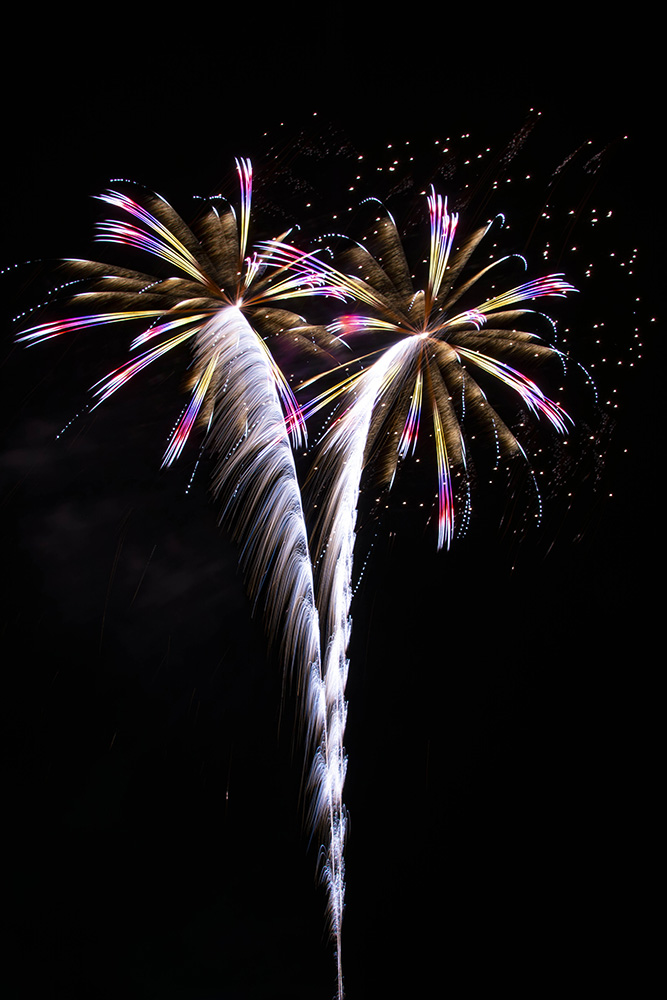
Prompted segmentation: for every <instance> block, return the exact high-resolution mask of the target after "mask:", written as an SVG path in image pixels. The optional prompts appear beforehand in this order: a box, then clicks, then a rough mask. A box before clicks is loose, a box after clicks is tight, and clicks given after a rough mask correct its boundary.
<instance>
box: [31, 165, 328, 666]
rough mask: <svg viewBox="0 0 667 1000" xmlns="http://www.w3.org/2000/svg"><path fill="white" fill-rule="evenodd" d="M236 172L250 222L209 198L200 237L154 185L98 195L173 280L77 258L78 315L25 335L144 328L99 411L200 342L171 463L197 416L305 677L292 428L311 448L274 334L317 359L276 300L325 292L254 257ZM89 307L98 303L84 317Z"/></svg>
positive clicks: (217, 478)
mask: <svg viewBox="0 0 667 1000" xmlns="http://www.w3.org/2000/svg"><path fill="white" fill-rule="evenodd" d="M237 171H238V175H239V180H240V187H241V199H240V201H241V204H240V213H239V216H240V217H239V218H238V219H237V216H236V213H235V212H234V210H233V209H232V207H231V206H228V207H227V209H226V211H223V212H219V211H218V210H217V209H216V208H215V207H214V206H212V205H211V206H210V207H209V208H208V210H207V211H206V212H205V214H204V215H203V217H202V218H201V219H200V220H199V223H198V234H197V235H195V234H194V232H193V231H192V230H191V229H190V228H189V227H188V226H186V224H185V223H184V222H183V221H182V219H181V218H180V217H179V216H178V215H177V214H176V212H175V211H174V210H173V209H172V208H171V206H170V205H169V204H167V202H166V201H164V199H162V198H160V197H159V196H157V195H151V194H146V193H143V194H142V196H141V198H140V200H135V197H131V196H130V195H128V194H124V193H122V192H120V191H117V190H110V191H107V192H106V193H105V194H103V195H101V196H100V200H101V201H102V202H104V203H105V204H106V205H110V206H111V207H112V208H115V209H116V210H118V212H119V213H120V214H121V216H122V219H121V221H117V220H113V219H112V220H108V221H105V222H103V223H101V224H100V226H99V235H98V238H99V240H101V241H104V242H111V243H114V244H117V245H120V246H123V247H130V248H134V249H138V250H140V251H142V252H145V253H148V254H150V255H152V256H153V257H155V258H157V259H158V260H160V261H162V262H164V263H165V264H166V265H167V275H166V276H164V277H156V276H155V275H148V274H145V273H140V272H137V271H133V270H127V269H125V268H119V267H114V266H111V265H108V264H102V263H97V262H93V261H78V260H71V261H67V262H66V264H65V268H66V270H67V272H68V274H69V276H70V280H69V282H68V284H70V285H71V284H74V285H75V286H76V285H78V284H79V283H81V282H85V284H86V290H85V291H82V292H78V293H77V294H75V295H74V296H73V297H72V299H71V301H70V308H71V310H72V311H73V312H74V313H75V315H74V316H73V317H72V318H69V319H59V320H56V321H53V322H48V323H43V324H40V325H38V326H35V327H32V328H30V329H27V330H25V331H24V332H23V333H22V334H21V335H20V336H19V338H18V339H19V341H20V342H22V343H25V344H36V343H41V342H43V341H46V340H49V339H51V338H52V337H56V336H60V335H62V334H65V333H72V332H74V331H79V330H84V329H89V328H92V327H97V326H104V325H108V324H115V323H127V324H139V325H140V326H141V327H142V332H141V333H139V334H138V335H137V336H136V337H135V338H134V340H133V341H132V344H131V349H132V351H133V352H138V353H137V356H136V357H135V358H134V359H132V360H130V361H128V362H126V363H125V364H124V365H122V366H121V367H120V368H118V369H116V370H115V371H113V372H111V373H110V374H109V375H107V376H106V377H105V378H103V379H102V380H100V382H98V383H97V384H96V386H94V387H93V389H94V394H95V396H96V398H97V401H96V403H95V405H96V406H97V405H99V404H100V403H102V402H103V401H104V400H106V399H108V398H109V397H110V396H111V395H112V394H113V393H115V392H116V391H117V390H118V389H120V388H121V387H122V386H124V385H126V384H127V383H128V382H129V380H130V379H132V378H133V377H134V376H136V375H138V374H139V373H140V372H142V371H144V370H145V369H146V368H147V367H148V366H149V365H151V364H152V363H153V362H155V361H157V360H158V359H159V358H162V357H164V356H165V355H167V354H169V353H170V352H172V351H175V350H176V349H177V348H179V347H181V346H182V345H184V344H189V345H190V346H191V349H192V361H191V362H190V363H189V365H188V369H189V370H188V378H187V388H188V389H189V391H190V394H191V395H190V402H189V404H188V405H187V406H186V407H185V409H184V411H183V413H182V415H181V417H180V419H179V420H178V422H177V424H176V426H175V428H174V430H173V432H172V434H171V438H170V440H169V444H168V446H167V449H166V452H165V455H164V459H163V465H171V464H172V462H174V461H175V460H176V459H177V458H178V457H179V455H180V454H181V452H182V451H183V448H184V446H185V444H186V442H187V440H188V437H189V435H190V433H191V430H192V428H193V426H194V425H195V423H197V422H199V423H200V424H202V425H203V426H204V428H205V429H206V444H207V446H208V447H209V448H210V450H211V451H212V452H213V454H214V455H216V456H217V466H216V469H215V472H214V484H213V485H214V491H215V494H216V496H217V497H218V498H220V499H221V501H222V514H221V520H222V521H223V522H224V523H225V524H227V526H228V527H229V528H230V530H231V533H232V535H233V536H234V537H235V538H236V540H237V541H238V543H239V545H240V549H241V564H242V567H243V570H244V574H245V577H246V581H247V586H248V590H249V593H250V595H251V597H252V598H253V600H255V601H256V600H257V599H258V598H259V597H260V594H261V595H262V597H263V599H264V606H265V620H266V626H267V630H268V633H269V635H270V637H271V638H272V639H273V640H275V641H276V642H278V643H279V645H280V647H281V649H282V653H283V658H284V662H285V665H286V669H287V670H288V671H290V672H291V671H292V670H293V669H295V668H296V669H298V670H299V671H300V672H301V674H304V672H305V671H306V669H307V667H308V666H310V665H311V664H317V663H318V662H319V649H318V641H319V639H318V631H317V613H316V610H315V607H314V602H313V587H312V571H311V566H310V559H309V556H308V543H307V537H306V531H305V525H304V519H303V511H302V506H301V497H300V491H299V486H298V482H297V478H296V471H295V468H294V460H293V455H292V449H291V447H290V443H289V439H288V435H289V434H291V435H292V436H293V438H294V439H295V440H296V441H298V442H305V422H304V419H303V415H302V413H301V410H300V407H299V406H298V404H297V403H296V400H295V398H294V395H293V393H292V391H291V389H290V387H289V385H288V383H287V381H286V379H285V377H284V376H283V374H282V371H281V369H280V368H279V366H278V365H277V364H276V362H275V360H274V358H273V356H272V354H271V353H270V351H269V349H268V347H267V345H266V339H268V338H270V337H271V338H276V337H277V338H283V339H285V338H287V337H288V336H289V341H290V347H291V348H297V349H301V350H305V351H306V352H309V353H312V352H317V351H318V350H319V347H318V341H319V342H320V343H322V342H323V341H324V340H326V339H327V338H326V335H325V333H324V331H323V330H321V329H318V328H316V327H308V326H307V325H306V324H305V322H304V320H303V318H302V317H301V316H298V315H296V314H295V313H292V312H288V311H286V310H285V309H283V308H278V306H277V305H276V302H277V301H281V302H282V301H284V300H286V299H290V298H293V297H295V296H297V295H301V296H302V295H303V294H304V293H306V292H308V290H311V291H315V290H316V288H317V284H318V280H317V278H316V277H314V276H310V277H309V278H306V279H305V281H304V277H303V275H301V276H299V277H296V276H295V275H293V274H291V273H286V272H285V271H284V270H280V269H278V270H275V269H274V270H273V271H272V273H271V276H270V277H268V276H267V274H266V271H267V267H266V265H267V263H271V261H267V260H266V259H265V260H264V262H262V261H260V259H259V257H258V255H257V254H256V253H255V254H249V255H247V251H248V233H249V226H250V208H251V197H252V167H251V164H250V162H249V161H247V160H238V161H237ZM88 309H94V310H95V311H94V312H87V311H86V312H83V311H82V310H88ZM148 344H153V345H154V346H150V347H148V348H147V346H146V345H148ZM304 665H305V666H304Z"/></svg>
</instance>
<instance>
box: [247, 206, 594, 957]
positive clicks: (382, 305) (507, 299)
mask: <svg viewBox="0 0 667 1000" xmlns="http://www.w3.org/2000/svg"><path fill="white" fill-rule="evenodd" d="M428 208H429V216H430V253H429V258H428V280H427V283H426V286H425V288H424V289H423V290H422V289H415V287H414V284H413V280H412V277H411V274H410V269H409V266H408V262H407V259H406V256H405V252H404V249H403V246H402V243H401V240H400V237H399V234H398V230H397V227H396V224H395V222H394V220H393V219H392V218H391V216H390V215H386V216H383V217H381V218H378V219H377V220H376V229H375V233H374V239H373V243H374V245H375V248H376V254H375V255H373V254H371V252H370V250H369V249H367V247H365V246H362V245H360V244H352V245H351V246H350V247H349V248H348V249H347V250H346V251H345V252H344V253H343V255H342V267H341V269H340V270H335V269H334V268H332V267H331V266H329V265H328V264H326V263H324V262H321V263H320V262H319V258H318V257H314V256H313V255H304V254H301V253H299V252H298V251H294V250H292V249H291V248H290V247H288V246H286V245H278V244H276V243H269V244H266V245H265V251H266V252H267V254H272V255H274V256H275V259H276V260H277V261H279V262H281V263H282V264H283V265H285V266H292V267H293V268H295V271H296V272H297V273H298V272H299V270H301V269H310V268H315V269H316V270H317V273H318V274H319V276H320V278H321V280H322V284H323V286H324V287H326V288H327V289H328V291H329V292H330V294H337V295H339V296H343V297H350V298H352V299H354V300H355V302H356V303H357V304H358V305H359V306H361V307H365V309H366V312H365V313H361V312H357V313H354V314H351V315H346V316H343V317H341V318H340V319H339V320H337V321H336V322H335V323H334V324H333V325H332V327H331V329H332V332H334V333H336V334H337V335H338V336H341V337H345V338H347V337H351V336H353V335H355V334H360V333H368V334H371V335H372V336H380V337H382V338H385V339H389V341H390V346H388V347H386V348H380V349H379V350H378V349H373V350H372V351H371V352H370V353H368V354H366V355H365V356H364V357H363V358H362V359H361V364H360V368H359V370H358V371H356V372H355V373H353V374H352V375H349V376H348V377H346V378H345V379H343V380H342V381H339V382H338V383H337V384H335V385H334V386H333V387H332V388H331V389H329V390H327V391H325V392H324V393H321V394H320V395H318V396H316V397H315V398H314V399H312V400H311V401H310V402H309V403H307V404H306V405H305V407H304V411H305V412H306V413H307V414H312V413H314V412H315V411H317V410H319V409H321V408H323V407H330V406H331V405H332V404H334V403H337V404H338V409H337V410H336V413H335V416H334V420H333V423H332V426H331V427H330V429H329V431H328V432H327V433H326V434H325V435H324V437H323V438H322V441H321V443H320V446H319V449H318V451H317V453H316V457H315V460H314V471H313V473H312V475H311V482H310V486H311V493H312V496H313V498H314V503H315V506H316V508H317V517H316V523H315V526H314V531H313V534H312V536H311V550H312V552H313V557H314V560H315V561H314V566H315V570H316V574H315V577H316V604H317V607H318V609H319V611H320V620H321V628H322V633H321V636H322V650H323V663H324V675H323V678H322V679H321V680H320V681H319V684H318V683H317V682H314V683H313V684H312V686H311V689H312V691H313V692H315V693H316V698H315V700H314V703H313V716H314V718H315V719H316V720H317V733H318V749H317V752H316V755H315V760H314V764H313V769H312V777H311V786H312V791H313V798H312V809H313V818H314V822H315V823H316V824H317V825H318V826H319V827H320V828H323V829H328V849H327V856H326V859H325V860H324V863H323V873H324V878H325V880H326V882H327V885H328V890H329V913H330V919H331V924H332V928H333V930H334V932H335V934H336V937H337V939H340V925H341V922H342V917H343V901H344V885H345V879H344V873H345V865H344V841H345V832H346V825H347V820H346V812H345V807H344V803H343V784H344V781H345V771H346V757H345V751H344V745H343V740H344V733H345V724H346V716H347V705H346V701H345V687H346V682H347V675H348V667H349V663H348V659H347V648H348V644H349V640H350V634H351V620H350V604H351V599H352V584H351V581H352V568H353V560H354V544H355V533H356V522H357V506H358V501H359V493H360V488H361V481H362V475H363V474H364V471H365V470H368V469H372V471H373V473H374V475H375V476H376V478H377V479H378V480H379V482H380V484H381V485H382V486H386V487H391V484H392V483H393V482H394V478H395V476H396V473H397V469H398V466H399V464H400V462H401V461H402V460H403V459H405V458H406V457H407V456H408V454H410V453H413V452H414V449H415V446H416V443H417V438H418V435H419V432H420V428H421V427H422V424H423V422H424V421H423V416H424V411H426V416H427V418H428V419H429V420H430V422H431V428H432V437H433V440H434V444H435V453H436V467H437V484H438V492H437V497H438V500H437V503H438V543H437V544H438V548H442V547H443V546H446V547H449V546H450V544H451V542H452V539H453V537H454V530H455V499H454V488H453V477H454V476H455V475H457V474H458V475H461V476H463V477H465V475H466V472H467V457H466V456H467V448H466V431H465V428H467V427H468V426H469V425H470V424H473V425H476V426H477V427H481V428H482V429H486V431H487V434H488V435H489V436H491V437H492V439H493V440H494V441H495V446H496V448H497V451H498V454H499V457H500V456H505V457H512V456H516V455H523V454H524V452H523V449H522V447H521V445H520V443H519V441H518V440H517V438H516V437H515V435H514V434H513V433H512V431H511V430H510V429H509V428H508V426H507V425H506V424H505V422H504V421H503V420H502V419H501V417H500V416H499V415H498V413H497V412H496V410H495V408H494V407H493V406H491V404H490V403H489V402H488V399H487V396H486V394H485V393H484V391H483V389H482V388H481V386H480V385H479V384H478V381H477V380H478V378H480V374H481V375H482V376H491V377H492V378H494V379H496V380H499V381H500V382H501V383H502V384H503V385H504V386H506V387H507V388H509V389H511V390H513V391H514V392H515V393H516V394H517V395H518V397H519V399H520V400H521V401H522V402H523V404H524V405H525V406H526V407H527V408H528V409H529V410H530V411H531V412H532V413H533V414H534V415H541V416H543V417H546V419H547V420H548V421H549V423H550V424H551V425H552V426H553V427H554V428H555V429H556V430H557V431H558V432H559V433H561V434H563V433H565V432H566V430H567V425H568V422H569V417H568V416H567V414H566V413H565V411H564V410H563V409H562V408H561V407H560V406H559V404H558V403H556V402H554V401H553V400H550V399H549V398H547V397H546V396H545V395H544V394H543V392H542V391H541V390H540V388H539V387H538V386H537V385H536V384H535V383H534V382H533V381H532V380H531V379H530V378H528V377H527V376H526V375H524V374H523V373H522V372H520V371H519V370H518V369H517V368H516V367H514V365H515V364H517V363H519V362H521V361H528V360H530V362H531V363H534V362H535V361H544V360H547V359H554V358H557V357H559V354H558V352H557V351H555V350H554V349H553V348H551V347H548V346H546V345H544V344H543V343H541V341H540V340H539V338H537V337H536V335H535V334H534V333H533V332H530V331H527V330H526V329H525V328H524V326H525V324H527V323H528V322H529V321H530V320H531V319H533V320H534V318H535V312H534V310H532V309H530V308H528V307H526V306H522V307H521V308H519V306H521V304H522V303H526V302H528V301H530V300H533V299H538V298H543V297H550V296H563V295H565V294H566V293H568V292H571V291H574V289H573V287H572V286H571V285H570V284H568V283H567V282H566V281H565V280H564V279H563V277H562V275H549V276H548V277H545V278H538V279H536V280H533V281H529V282H526V283H524V284H521V285H518V286H516V287H512V288H510V289H508V290H507V291H506V292H504V293H501V294H494V295H492V296H490V297H489V298H487V299H486V300H484V301H482V303H481V304H480V305H478V306H476V307H474V308H463V309H461V305H460V304H461V301H462V300H463V299H464V296H465V297H468V293H469V292H471V291H472V290H473V289H474V288H475V286H476V285H477V284H478V283H479V282H480V281H481V280H482V279H483V278H485V277H487V276H488V275H489V274H490V273H491V272H492V270H493V269H494V268H495V267H497V266H498V265H499V264H501V263H502V260H499V261H494V262H493V263H491V264H489V265H487V266H485V267H483V268H482V269H481V270H479V271H476V272H474V273H473V274H472V275H471V276H469V277H464V270H465V268H466V266H467V265H468V262H469V260H470V258H471V255H472V254H473V252H474V251H475V250H476V249H477V247H478V246H479V244H480V242H481V241H482V239H483V238H484V236H485V235H486V234H487V232H488V231H489V228H490V225H489V226H484V227H482V228H480V229H478V230H477V231H476V232H474V233H473V234H472V235H471V236H470V237H469V238H468V239H467V240H465V241H464V243H463V244H462V245H461V247H460V248H459V249H458V250H457V251H456V252H455V253H453V252H452V248H453V244H454V239H455V233H456V228H457V223H458V217H457V216H456V215H455V214H450V213H449V212H448V211H447V203H446V202H445V201H444V200H443V199H442V198H441V197H440V196H439V195H437V194H436V193H435V192H434V191H432V192H431V195H430V196H429V198H428ZM503 259H504V258H503ZM518 324H521V328H519V327H518ZM422 433H423V432H422ZM339 976H340V970H339Z"/></svg>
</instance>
